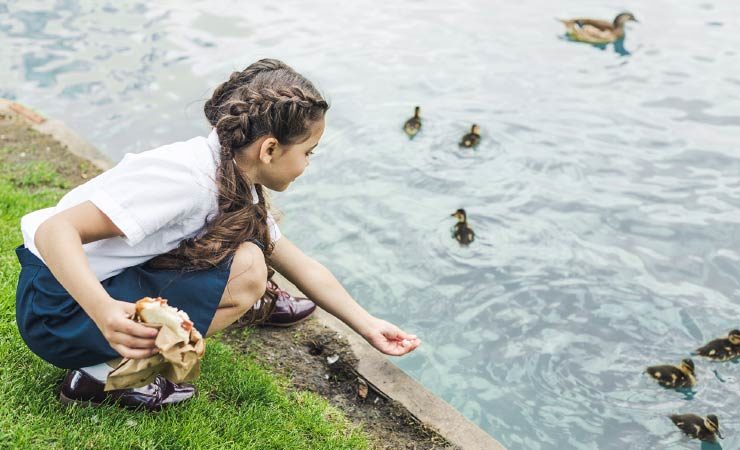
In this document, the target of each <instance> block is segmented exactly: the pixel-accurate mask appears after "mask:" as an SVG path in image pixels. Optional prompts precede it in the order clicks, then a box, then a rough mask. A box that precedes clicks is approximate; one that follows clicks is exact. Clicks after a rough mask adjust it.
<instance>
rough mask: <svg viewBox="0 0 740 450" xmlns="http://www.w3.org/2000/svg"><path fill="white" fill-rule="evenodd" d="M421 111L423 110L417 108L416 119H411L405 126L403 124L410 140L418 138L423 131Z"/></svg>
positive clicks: (415, 109) (415, 111) (415, 110)
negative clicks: (420, 131) (417, 135)
mask: <svg viewBox="0 0 740 450" xmlns="http://www.w3.org/2000/svg"><path fill="white" fill-rule="evenodd" d="M420 111H421V108H419V107H418V106H417V107H415V108H414V117H412V118H410V119H409V120H407V121H406V123H405V124H403V131H405V132H406V134H407V135H408V136H409V137H410V138H413V137H414V136H416V134H417V133H418V132H419V130H421V117H419V112H420Z"/></svg>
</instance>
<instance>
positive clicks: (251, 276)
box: [220, 242, 267, 312]
mask: <svg viewBox="0 0 740 450" xmlns="http://www.w3.org/2000/svg"><path fill="white" fill-rule="evenodd" d="M265 289H267V265H266V264H265V257H264V255H263V254H262V250H260V248H259V247H257V246H256V245H255V244H253V243H251V242H245V243H244V244H242V245H241V246H240V247H239V248H238V249H237V251H236V254H235V255H234V259H233V261H232V263H231V271H230V273H229V281H228V282H227V283H226V289H225V291H224V295H223V297H222V298H221V305H220V306H221V307H236V308H238V309H240V310H243V311H245V312H246V311H247V310H248V309H249V308H251V307H252V306H253V305H254V304H255V303H256V302H257V300H259V298H260V297H262V296H263V295H264V293H265Z"/></svg>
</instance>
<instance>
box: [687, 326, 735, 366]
mask: <svg viewBox="0 0 740 450" xmlns="http://www.w3.org/2000/svg"><path fill="white" fill-rule="evenodd" d="M694 354H696V355H699V356H704V357H705V358H709V359H713V360H715V361H729V360H731V359H735V358H738V357H740V330H732V331H730V332H729V333H727V337H723V338H719V339H715V340H713V341H710V342H709V343H708V344H706V345H705V346H703V347H699V348H697V349H696V350H695V351H694Z"/></svg>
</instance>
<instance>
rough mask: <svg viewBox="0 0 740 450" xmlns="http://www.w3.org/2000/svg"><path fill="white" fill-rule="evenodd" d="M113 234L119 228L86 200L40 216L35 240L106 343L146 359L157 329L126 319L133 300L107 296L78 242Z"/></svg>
mask: <svg viewBox="0 0 740 450" xmlns="http://www.w3.org/2000/svg"><path fill="white" fill-rule="evenodd" d="M115 236H123V233H122V232H121V230H120V229H119V228H118V227H117V226H116V225H115V224H114V223H113V222H111V220H110V219H109V218H108V216H106V215H105V214H103V212H102V211H100V210H99V209H98V208H97V207H96V206H95V205H94V204H93V203H91V202H89V201H87V202H84V203H81V204H79V205H77V206H74V207H72V208H69V209H67V210H64V211H62V212H60V213H57V214H55V215H54V216H52V217H50V218H49V219H47V220H46V221H44V222H43V223H42V224H41V225H40V226H39V227H38V229H37V230H36V234H35V236H34V244H35V245H36V248H37V249H38V250H39V253H41V256H42V257H43V259H44V261H45V262H46V265H47V267H49V270H50V271H51V273H52V274H53V275H54V278H56V279H57V281H59V284H61V285H62V286H63V287H64V288H65V289H66V290H67V292H68V293H69V294H70V295H71V296H72V298H74V299H75V300H76V301H77V303H79V304H80V306H81V307H82V309H83V310H85V312H86V313H87V315H88V316H90V318H91V319H92V320H93V322H95V325H97V326H98V328H100V331H101V332H102V333H103V336H104V337H105V338H106V340H108V342H109V343H110V345H111V347H113V349H114V350H116V351H117V352H118V353H120V354H121V355H122V356H124V357H126V358H145V357H148V356H151V355H153V354H154V348H155V346H154V338H155V337H156V335H157V330H153V329H151V328H148V327H145V326H143V325H141V324H138V323H136V322H134V321H133V320H131V319H130V318H129V317H130V316H131V315H132V314H133V313H134V310H135V306H134V304H133V303H128V302H123V301H119V300H115V299H113V298H112V297H111V296H110V295H108V292H107V291H106V290H105V288H103V286H102V285H101V284H100V282H99V281H98V279H97V277H96V276H95V274H94V273H93V271H92V270H91V269H90V265H89V263H88V260H87V256H86V255H85V251H84V249H83V248H82V244H87V243H89V242H95V241H99V240H101V239H106V238H111V237H115Z"/></svg>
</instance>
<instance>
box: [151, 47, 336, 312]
mask: <svg viewBox="0 0 740 450" xmlns="http://www.w3.org/2000/svg"><path fill="white" fill-rule="evenodd" d="M328 108H329V105H328V103H327V102H326V101H325V100H324V99H323V98H322V96H321V94H319V92H318V91H317V90H316V88H315V87H314V86H313V84H312V83H311V82H310V81H309V80H307V79H306V78H305V77H303V76H302V75H300V74H299V73H297V72H296V71H294V70H293V69H292V68H291V67H290V66H288V65H286V64H285V63H283V62H281V61H278V60H276V59H262V60H259V61H257V62H255V63H254V64H251V65H250V66H249V67H247V68H246V69H244V70H242V71H241V72H234V73H232V74H231V76H230V77H229V79H228V80H227V81H226V82H224V83H222V84H221V85H219V86H218V87H217V88H216V89H215V90H214V91H213V95H212V96H211V98H210V99H209V100H208V101H206V103H205V105H204V107H203V111H204V113H205V116H206V118H207V119H208V122H209V123H210V124H211V125H212V126H213V127H214V128H215V129H216V133H217V134H218V139H219V142H220V144H221V154H220V157H221V158H220V162H219V165H218V168H217V170H216V185H217V186H218V213H217V214H216V215H215V216H214V217H212V218H207V219H206V222H205V226H204V233H202V234H201V235H200V236H199V237H193V238H189V239H185V240H183V241H181V242H180V244H179V246H178V247H177V248H175V249H173V250H172V251H170V252H168V253H165V254H163V255H159V256H157V257H155V258H154V259H152V260H150V261H149V265H150V266H151V267H154V268H160V269H179V270H184V271H187V270H202V269H207V268H211V267H215V266H217V265H218V264H220V263H221V262H222V261H223V260H224V259H226V258H230V257H233V255H234V253H235V252H236V250H237V248H239V246H240V245H241V244H242V243H244V242H246V241H249V240H254V239H256V240H258V241H259V242H261V243H263V244H264V253H265V260H266V262H268V266H269V256H270V254H271V253H272V249H273V243H272V242H271V239H270V230H269V227H268V225H267V213H268V210H269V205H268V204H267V200H266V198H265V195H264V193H263V189H262V185H259V184H254V188H255V189H254V190H255V191H256V192H257V202H256V203H255V202H254V201H253V198H252V189H251V186H252V185H253V183H252V182H251V180H248V179H247V178H246V176H245V175H244V174H243V173H242V172H241V171H240V170H238V167H237V166H236V161H235V157H236V156H237V155H238V154H239V153H240V152H241V151H243V150H244V149H246V147H247V146H249V145H250V144H251V143H253V142H254V141H256V140H257V139H259V138H260V137H262V136H267V135H270V136H272V137H274V138H275V139H277V141H278V142H279V143H280V145H284V146H290V145H293V144H295V143H298V142H300V141H301V140H302V139H305V137H306V136H307V135H308V134H309V131H310V126H311V124H312V123H313V122H315V121H318V120H321V118H323V116H324V113H325V112H326V111H327V110H328ZM270 272H272V271H270ZM261 309H265V308H261Z"/></svg>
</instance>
